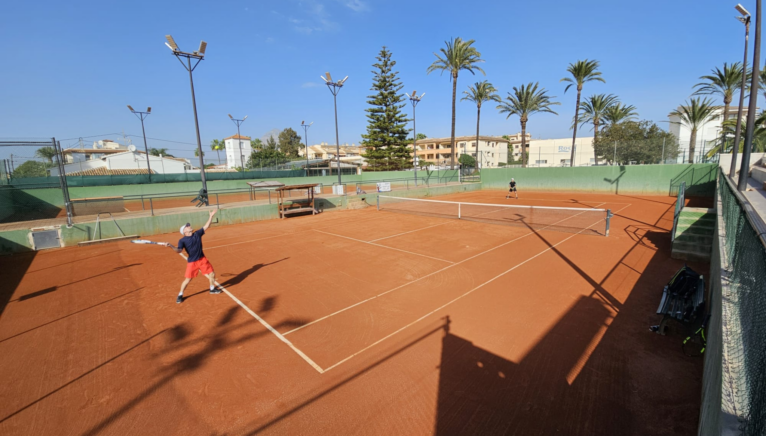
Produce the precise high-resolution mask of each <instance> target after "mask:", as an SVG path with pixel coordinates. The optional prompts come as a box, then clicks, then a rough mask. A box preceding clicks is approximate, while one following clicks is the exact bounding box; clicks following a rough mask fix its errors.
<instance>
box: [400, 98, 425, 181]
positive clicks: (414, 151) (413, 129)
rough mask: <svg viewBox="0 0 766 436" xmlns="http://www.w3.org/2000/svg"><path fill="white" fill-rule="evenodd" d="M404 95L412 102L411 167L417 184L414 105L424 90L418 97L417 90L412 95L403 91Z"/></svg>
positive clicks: (416, 134)
mask: <svg viewBox="0 0 766 436" xmlns="http://www.w3.org/2000/svg"><path fill="white" fill-rule="evenodd" d="M404 95H406V96H407V98H409V99H410V101H411V102H412V155H413V158H412V164H413V165H412V168H413V169H414V170H415V186H418V130H417V127H416V126H415V106H417V105H418V103H420V100H422V99H423V96H425V95H426V93H425V92H424V93H423V94H422V95H421V96H420V97H418V92H417V91H412V95H409V94H407V93H406V92H405V93H404Z"/></svg>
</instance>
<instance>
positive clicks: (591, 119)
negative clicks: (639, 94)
mask: <svg viewBox="0 0 766 436" xmlns="http://www.w3.org/2000/svg"><path fill="white" fill-rule="evenodd" d="M617 103H619V100H618V99H617V96H616V95H614V94H608V95H607V94H596V95H591V96H590V98H587V99H585V101H584V102H582V103H580V109H581V110H582V119H580V127H583V126H584V125H586V124H588V123H591V124H593V143H594V144H595V143H596V141H597V140H598V128H599V126H600V125H601V123H602V122H603V121H605V116H606V111H607V110H608V109H609V108H610V107H612V106H614V105H615V104H617ZM593 157H594V161H595V163H596V165H598V154H596V148H595V147H594V148H593Z"/></svg>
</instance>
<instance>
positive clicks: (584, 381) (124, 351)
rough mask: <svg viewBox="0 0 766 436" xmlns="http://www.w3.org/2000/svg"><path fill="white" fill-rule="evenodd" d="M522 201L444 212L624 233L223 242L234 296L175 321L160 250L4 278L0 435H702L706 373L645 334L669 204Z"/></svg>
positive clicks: (597, 198) (460, 228)
mask: <svg viewBox="0 0 766 436" xmlns="http://www.w3.org/2000/svg"><path fill="white" fill-rule="evenodd" d="M521 195H522V199H521V200H518V201H517V200H505V199H504V196H505V193H504V192H502V191H480V192H469V193H462V194H455V195H450V196H444V197H439V199H446V200H460V201H468V202H481V203H504V204H528V205H541V206H570V207H593V208H596V207H597V208H610V209H612V211H613V212H615V213H616V216H615V217H614V218H613V220H612V229H611V234H610V236H609V237H608V238H607V237H600V236H586V235H583V234H573V233H562V232H555V231H549V230H541V231H538V232H530V231H529V230H528V229H526V228H522V227H513V226H503V225H492V224H484V223H476V222H470V221H463V220H448V219H444V218H435V217H425V216H416V215H407V214H395V213H391V212H385V211H380V212H378V211H376V210H375V208H372V207H371V208H367V209H363V210H353V211H351V210H349V211H338V212H333V213H324V214H321V215H317V216H305V217H296V218H290V219H287V220H272V221H262V222H255V223H249V224H244V225H236V226H227V227H215V226H213V227H212V228H211V229H210V230H209V231H208V234H207V235H206V236H205V237H204V243H205V253H206V255H207V257H208V258H209V259H210V261H211V262H212V263H213V265H214V266H215V268H216V272H217V274H218V277H219V282H220V283H221V284H222V285H223V286H224V287H225V289H226V293H223V294H219V295H210V294H208V292H207V287H206V281H205V280H204V279H197V280H195V281H193V282H192V283H191V285H190V286H189V288H188V289H187V292H186V295H187V299H186V301H185V302H184V303H183V304H180V305H179V304H176V303H175V296H176V294H177V292H178V286H179V284H180V282H181V280H182V278H183V273H184V267H185V263H184V262H185V261H184V259H182V258H181V257H180V256H179V255H177V254H174V253H173V252H172V251H170V250H169V249H167V248H163V247H157V246H142V245H135V244H130V243H129V242H119V243H112V244H102V245H96V246H90V247H86V248H65V249H60V250H54V251H47V252H40V253H37V254H36V255H35V254H22V255H14V256H11V257H5V258H0V259H2V264H3V267H2V268H1V269H0V283H4V284H8V283H10V284H11V285H12V286H11V289H8V288H4V290H3V291H2V298H3V300H2V302H3V303H4V310H3V312H2V315H1V316H0V368H1V369H0V434H3V435H15V434H35V435H62V434H67V435H69V434H72V435H75V434H76V435H94V434H107V435H128V434H142V435H143V434H147V435H164V436H167V435H176V434H183V435H224V434H225V435H239V434H266V435H268V434H275V435H276V434H280V435H285V434H289V435H297V434H312V435H313V434H327V435H340V434H343V435H352V434H364V435H369V434H372V435H377V434H380V435H383V434H385V435H426V434H436V435H453V434H454V435H457V434H460V435H463V434H481V435H492V434H509V435H552V434H561V435H693V434H696V428H697V421H698V416H699V398H700V386H701V384H700V381H701V375H702V360H701V359H700V358H692V357H687V356H685V355H684V354H683V353H682V352H681V347H680V344H681V341H682V339H683V337H685V336H683V337H682V336H681V334H682V333H681V332H680V331H679V329H678V328H675V329H674V330H673V331H672V332H671V334H669V335H668V336H660V335H657V334H654V333H651V332H650V331H649V329H648V327H649V326H650V325H652V324H657V323H658V322H659V319H658V316H656V315H655V314H654V311H655V310H656V307H657V304H658V303H659V298H660V294H661V290H662V286H663V285H664V284H665V283H666V282H667V281H668V279H669V278H670V277H671V275H672V274H673V273H674V272H675V271H676V270H677V269H678V268H680V267H681V266H682V265H683V262H681V261H676V260H672V259H670V237H669V234H668V229H669V228H670V227H671V226H672V213H673V203H674V199H673V198H670V197H632V196H624V195H620V196H618V195H586V194H551V193H547V194H546V193H528V194H524V193H522V194H521ZM151 239H153V240H157V241H169V242H173V243H175V241H177V239H178V235H177V234H168V235H162V236H158V237H153V238H151ZM690 266H692V267H693V268H695V269H696V270H697V271H699V272H702V273H705V272H706V271H707V269H708V268H707V265H704V264H693V263H692V264H690ZM5 302H7V304H5ZM671 325H672V326H673V327H676V325H674V324H671Z"/></svg>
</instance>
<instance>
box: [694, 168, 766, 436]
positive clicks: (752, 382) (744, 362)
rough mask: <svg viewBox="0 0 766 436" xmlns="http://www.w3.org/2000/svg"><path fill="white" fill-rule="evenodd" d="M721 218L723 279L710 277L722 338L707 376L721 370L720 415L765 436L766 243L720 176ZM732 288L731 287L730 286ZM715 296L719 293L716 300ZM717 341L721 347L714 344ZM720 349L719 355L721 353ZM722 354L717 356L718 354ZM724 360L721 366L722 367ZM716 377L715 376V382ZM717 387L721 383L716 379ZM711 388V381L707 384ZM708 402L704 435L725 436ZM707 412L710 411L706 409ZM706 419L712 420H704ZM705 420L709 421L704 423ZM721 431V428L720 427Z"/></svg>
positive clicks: (750, 215) (755, 220)
mask: <svg viewBox="0 0 766 436" xmlns="http://www.w3.org/2000/svg"><path fill="white" fill-rule="evenodd" d="M718 191H719V192H720V205H721V210H720V212H719V213H720V215H721V220H722V222H723V229H721V230H723V232H725V234H723V235H721V238H720V241H722V244H721V246H720V250H717V251H718V252H717V253H714V256H713V260H714V262H715V261H716V260H717V259H720V260H718V262H717V263H718V265H715V264H713V265H712V269H714V270H715V269H717V270H718V271H722V272H723V275H724V276H725V277H723V278H722V279H717V278H716V277H715V276H716V274H711V277H712V278H714V279H717V280H714V282H713V283H711V286H712V289H711V295H712V296H713V298H712V301H711V310H712V313H713V318H712V320H713V323H714V324H715V321H716V319H717V315H720V324H719V325H717V326H716V325H711V328H710V330H711V331H716V330H717V329H720V335H719V334H716V335H715V338H711V341H713V342H714V343H713V344H711V345H712V346H711V347H710V348H711V351H714V353H712V354H717V355H710V354H709V355H708V356H707V358H706V368H705V372H706V374H707V373H708V372H709V371H710V372H711V373H714V372H715V371H714V370H716V369H717V368H716V367H715V366H716V365H722V369H721V370H720V373H721V375H720V384H717V386H715V387H716V388H719V387H720V389H721V395H720V396H719V397H718V398H719V399H720V409H719V410H720V411H721V412H722V414H723V416H726V417H729V419H732V420H736V424H735V426H736V427H737V428H738V430H739V434H742V435H746V436H751V435H752V436H756V435H764V434H766V245H764V239H763V237H764V236H765V235H764V230H765V229H764V228H763V224H762V223H761V221H760V219H759V218H758V217H757V216H754V215H753V211H752V210H749V208H750V206H749V204H746V202H744V201H743V199H742V197H741V196H740V195H739V194H738V193H735V191H734V189H733V186H732V184H731V183H730V182H729V181H728V180H726V176H725V175H723V173H719V181H718ZM727 285H728V286H727ZM716 294H718V295H720V297H719V298H716ZM716 338H717V339H720V341H721V342H720V344H717V343H715V342H716ZM719 346H720V351H718V350H719ZM716 351H718V353H715V352H716ZM719 362H720V363H719ZM715 378H716V377H714V379H715ZM716 383H717V381H716ZM705 384H706V385H710V380H705ZM708 406H709V404H708V403H707V401H705V400H704V396H703V409H702V419H701V421H700V422H701V426H700V434H721V433H720V432H719V431H718V430H717V429H721V428H723V427H726V423H725V421H726V418H724V419H722V420H721V421H720V422H719V421H717V420H716V419H710V416H709V413H708V412H709V410H712V409H707V408H708ZM706 409H707V410H706ZM706 415H708V416H706ZM706 420H707V421H706ZM716 428H717V429H716Z"/></svg>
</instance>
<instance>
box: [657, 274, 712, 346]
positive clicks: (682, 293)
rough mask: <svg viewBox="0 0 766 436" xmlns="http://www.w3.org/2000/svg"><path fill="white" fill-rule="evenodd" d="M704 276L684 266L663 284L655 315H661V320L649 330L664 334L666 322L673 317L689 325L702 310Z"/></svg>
mask: <svg viewBox="0 0 766 436" xmlns="http://www.w3.org/2000/svg"><path fill="white" fill-rule="evenodd" d="M704 303H705V278H704V277H703V276H702V275H699V274H697V273H696V272H694V271H693V270H692V269H691V268H689V267H687V266H684V267H683V268H681V269H680V270H679V271H678V272H677V273H676V274H675V275H674V276H673V278H672V279H671V280H670V282H669V283H668V284H667V285H665V288H664V289H663V290H662V298H661V299H660V305H659V307H658V308H657V315H662V321H660V324H659V325H657V326H652V327H651V330H652V331H654V332H656V333H659V334H661V335H664V334H665V328H666V327H667V323H668V321H669V320H671V319H675V320H677V321H679V322H681V323H682V324H686V325H690V324H692V323H693V322H695V321H696V320H697V319H698V318H699V317H700V315H701V314H702V313H703V311H704Z"/></svg>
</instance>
